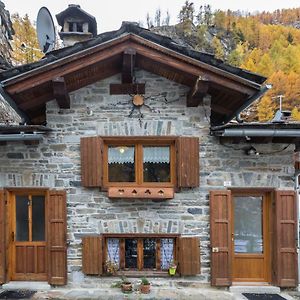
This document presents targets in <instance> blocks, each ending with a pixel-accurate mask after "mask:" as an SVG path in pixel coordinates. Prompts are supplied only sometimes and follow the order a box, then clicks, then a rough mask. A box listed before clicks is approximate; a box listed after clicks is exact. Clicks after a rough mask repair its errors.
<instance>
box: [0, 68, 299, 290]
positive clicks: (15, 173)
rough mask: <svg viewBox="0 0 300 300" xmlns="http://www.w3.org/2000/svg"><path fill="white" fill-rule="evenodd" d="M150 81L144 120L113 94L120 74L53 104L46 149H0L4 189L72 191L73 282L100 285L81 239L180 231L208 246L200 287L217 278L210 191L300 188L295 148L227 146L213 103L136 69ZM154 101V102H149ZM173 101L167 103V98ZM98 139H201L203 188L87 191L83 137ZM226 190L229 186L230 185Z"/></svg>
mask: <svg viewBox="0 0 300 300" xmlns="http://www.w3.org/2000/svg"><path fill="white" fill-rule="evenodd" d="M136 78H137V80H138V82H145V83H146V98H147V99H146V100H145V101H146V104H147V105H149V106H150V108H151V110H150V109H149V108H147V107H143V108H142V113H143V118H141V120H140V121H139V120H138V118H137V111H134V112H133V116H132V117H129V114H130V111H131V109H132V103H131V100H130V99H131V98H130V96H129V95H117V96H111V95H109V84H110V83H118V82H120V80H121V76H120V75H116V76H113V77H110V78H107V79H105V80H102V81H99V82H97V83H95V84H92V85H90V86H87V87H84V88H82V89H80V90H78V91H75V92H73V93H71V108H70V109H59V108H58V106H57V104H56V101H52V102H49V103H48V105H47V126H48V127H50V128H52V129H53V132H51V133H50V134H48V135H47V136H44V139H43V141H42V142H41V143H40V144H39V145H25V144H23V143H9V144H7V145H2V146H1V147H0V184H1V186H2V187H47V188H57V189H65V190H66V191H67V213H68V242H69V243H68V282H69V285H77V286H78V285H80V284H81V285H84V284H86V283H87V282H93V283H95V284H96V283H97V282H99V281H101V279H100V278H99V277H92V276H84V275H83V274H82V272H81V265H82V262H81V255H82V253H81V237H82V236H83V235H85V234H94V233H97V234H99V233H180V234H183V235H195V236H199V238H200V241H201V274H200V275H198V276H196V277H195V278H194V279H195V280H198V281H199V282H200V283H209V280H210V248H209V243H210V242H209V241H210V239H209V191H210V190H215V189H224V188H225V187H224V182H227V184H229V183H231V186H234V187H272V188H289V189H291V188H293V187H294V167H293V151H294V148H293V146H289V147H287V149H285V150H284V151H281V149H283V148H284V147H285V146H286V145H284V144H267V145H255V147H256V148H257V150H258V152H260V153H261V155H258V156H257V155H255V156H247V155H245V153H244V151H243V149H242V148H243V147H245V146H247V145H249V144H239V145H232V144H225V145H222V144H220V142H219V140H218V139H217V138H215V137H213V136H211V135H210V131H209V115H210V99H209V97H207V98H206V99H205V101H204V104H203V105H200V106H199V107H197V108H195V107H193V108H189V107H186V94H187V92H188V89H187V87H185V86H182V85H180V84H177V83H175V82H173V81H169V80H167V79H165V78H162V77H159V76H157V75H153V74H151V73H148V72H146V71H142V70H139V71H137V72H136ZM150 96H152V97H151V98H148V97H150ZM165 99H166V100H167V101H166V100H165ZM95 135H101V136H106V135H113V136H137V135H139V136H144V135H145V136H146V135H157V136H161V135H173V136H180V135H182V136H196V137H199V140H200V174H199V176H200V186H199V187H198V188H193V189H183V190H182V191H181V192H178V193H176V194H175V197H174V199H172V200H166V201H160V202H157V201H152V200H114V201H111V200H110V199H108V197H107V195H106V192H101V191H99V189H97V188H83V187H81V182H80V180H81V176H80V137H84V136H95ZM225 185H226V183H225Z"/></svg>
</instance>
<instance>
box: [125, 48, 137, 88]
mask: <svg viewBox="0 0 300 300" xmlns="http://www.w3.org/2000/svg"><path fill="white" fill-rule="evenodd" d="M135 55H136V51H135V50H134V49H132V48H128V49H125V51H124V53H123V65H122V83H133V77H134V66H135Z"/></svg>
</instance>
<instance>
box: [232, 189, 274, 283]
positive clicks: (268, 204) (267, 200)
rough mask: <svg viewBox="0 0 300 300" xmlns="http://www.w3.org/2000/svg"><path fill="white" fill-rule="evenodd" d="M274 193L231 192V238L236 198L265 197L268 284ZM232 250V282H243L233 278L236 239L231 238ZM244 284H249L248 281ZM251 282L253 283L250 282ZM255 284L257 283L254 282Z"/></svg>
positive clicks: (270, 265)
mask: <svg viewBox="0 0 300 300" xmlns="http://www.w3.org/2000/svg"><path fill="white" fill-rule="evenodd" d="M272 192H273V189H233V190H231V236H232V234H233V232H234V221H235V220H234V201H233V199H234V197H236V196H241V197H246V196H262V197H263V220H262V221H263V223H262V225H263V241H264V243H263V245H264V253H265V274H264V277H265V281H264V282H266V283H271V282H272V263H271V262H272V232H273V230H272V221H273V219H272ZM231 249H232V253H231V255H232V262H231V264H232V267H231V270H232V275H231V277H232V281H233V282H243V281H242V280H235V279H234V278H233V264H234V256H235V252H234V239H233V238H231ZM244 282H248V281H247V280H246V279H245V280H244ZM249 282H251V281H249ZM253 282H255V281H253Z"/></svg>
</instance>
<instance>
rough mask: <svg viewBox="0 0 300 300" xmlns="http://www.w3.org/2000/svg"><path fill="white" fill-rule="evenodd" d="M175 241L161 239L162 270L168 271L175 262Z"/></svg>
mask: <svg viewBox="0 0 300 300" xmlns="http://www.w3.org/2000/svg"><path fill="white" fill-rule="evenodd" d="M173 253H174V240H173V239H161V240H160V257H161V262H160V267H161V269H162V270H167V269H168V268H169V266H170V264H171V263H172V262H173V261H174V257H173Z"/></svg>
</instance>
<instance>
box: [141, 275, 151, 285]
mask: <svg viewBox="0 0 300 300" xmlns="http://www.w3.org/2000/svg"><path fill="white" fill-rule="evenodd" d="M141 282H142V285H149V284H150V282H149V280H148V279H147V278H146V277H142V279H141Z"/></svg>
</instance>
